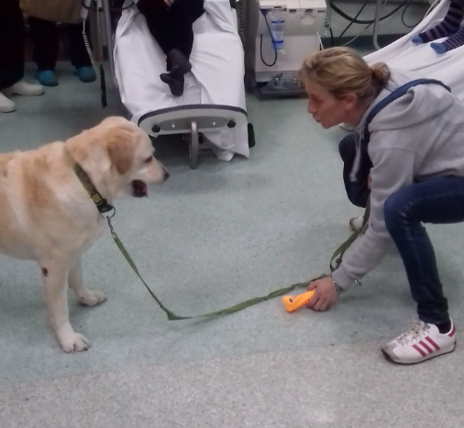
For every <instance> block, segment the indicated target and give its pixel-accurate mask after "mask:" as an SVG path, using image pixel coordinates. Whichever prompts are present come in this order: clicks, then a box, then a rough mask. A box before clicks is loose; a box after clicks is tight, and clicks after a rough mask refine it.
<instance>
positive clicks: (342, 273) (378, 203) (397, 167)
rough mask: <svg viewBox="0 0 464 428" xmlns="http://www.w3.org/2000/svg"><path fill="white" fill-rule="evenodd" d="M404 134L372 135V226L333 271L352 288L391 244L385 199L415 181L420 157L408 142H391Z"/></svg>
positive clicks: (383, 133) (339, 283)
mask: <svg viewBox="0 0 464 428" xmlns="http://www.w3.org/2000/svg"><path fill="white" fill-rule="evenodd" d="M400 138H401V132H400V131H381V132H375V133H373V134H372V135H371V141H370V143H369V144H370V150H369V154H370V156H371V160H372V164H373V168H372V169H371V174H370V179H371V195H370V204H371V205H370V207H371V212H370V219H369V227H368V229H367V231H366V233H365V234H363V235H361V236H360V237H359V238H358V239H357V241H356V242H354V243H353V245H352V246H351V248H349V250H348V251H347V252H346V254H345V255H344V257H343V260H342V263H341V265H340V267H339V268H338V269H337V270H336V271H335V272H333V274H332V277H333V279H334V280H335V281H336V282H337V284H338V285H339V286H340V287H341V288H343V289H347V288H349V287H350V286H351V285H352V283H353V282H354V281H355V280H360V279H362V278H363V277H364V276H365V275H366V274H367V273H368V272H370V271H371V270H373V269H374V268H375V267H376V266H377V265H378V264H379V263H380V261H381V260H382V259H383V257H384V256H385V254H386V253H387V251H388V249H389V247H390V245H391V238H390V235H389V233H388V231H387V229H386V226H385V221H384V203H385V201H386V200H387V198H388V197H389V196H390V195H392V194H393V193H395V192H396V191H397V190H399V189H400V188H402V187H404V186H407V185H409V184H411V183H413V180H414V170H415V163H416V157H417V155H416V153H414V152H413V151H410V150H408V149H406V148H404V147H405V145H402V147H400V148H392V147H391V146H390V144H388V142H389V141H398V139H400ZM383 142H385V143H386V144H382V143H383Z"/></svg>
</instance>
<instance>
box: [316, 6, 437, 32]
mask: <svg viewBox="0 0 464 428" xmlns="http://www.w3.org/2000/svg"><path fill="white" fill-rule="evenodd" d="M335 4H336V6H337V7H338V8H339V9H341V10H342V11H343V12H345V13H346V14H347V15H349V16H351V17H355V16H356V14H357V13H358V11H359V10H360V8H361V7H362V3H342V2H335ZM398 6H399V5H398V4H390V5H389V4H386V5H384V6H382V9H381V16H383V15H385V14H387V13H389V12H391V11H392V10H394V9H395V8H396V7H398ZM375 7H376V6H375V3H374V4H368V5H367V6H366V7H365V8H364V10H363V12H362V13H361V15H360V16H359V17H358V19H364V20H371V19H374V16H375ZM429 7H430V5H429V4H428V3H427V4H426V3H425V2H424V5H423V6H421V5H411V6H409V8H408V10H407V11H406V13H405V15H404V21H405V22H406V23H407V24H408V25H417V24H418V23H419V21H420V20H421V17H422V16H423V15H424V14H425V12H426V11H427V9H428V8H429ZM402 12H403V9H400V10H399V11H398V12H396V13H395V14H394V15H393V16H391V17H390V18H388V19H385V20H383V21H381V22H380V26H379V34H382V35H384V34H406V33H409V32H410V31H411V30H412V28H407V27H405V26H404V25H403V24H402V23H401V14H402ZM348 24H349V21H347V20H346V19H345V18H343V17H341V16H340V15H338V14H337V13H336V12H335V11H333V10H332V11H331V26H332V31H333V34H334V37H338V36H339V35H340V34H341V32H342V31H343V30H344V29H345V28H346V26H347V25H348ZM365 27H366V24H353V25H352V26H351V27H350V29H349V30H348V31H347V32H346V33H345V35H344V37H345V36H348V37H354V36H356V35H357V34H359V33H360V32H361V31H362V30H363V29H364V28H365ZM373 27H374V26H373V25H371V26H370V27H369V28H368V29H367V30H366V31H364V32H363V33H362V35H368V36H369V35H372V31H373ZM324 37H327V36H324Z"/></svg>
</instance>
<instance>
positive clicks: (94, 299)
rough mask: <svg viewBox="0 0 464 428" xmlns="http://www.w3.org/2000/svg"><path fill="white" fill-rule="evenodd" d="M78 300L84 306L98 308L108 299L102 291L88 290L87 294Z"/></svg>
mask: <svg viewBox="0 0 464 428" xmlns="http://www.w3.org/2000/svg"><path fill="white" fill-rule="evenodd" d="M77 300H78V301H79V303H80V304H81V305H84V306H96V305H99V304H100V303H103V302H104V301H105V300H106V297H105V295H104V294H103V293H101V292H100V291H92V290H86V292H85V293H84V294H82V295H80V296H78V298H77Z"/></svg>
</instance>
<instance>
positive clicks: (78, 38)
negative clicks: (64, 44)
mask: <svg viewBox="0 0 464 428" xmlns="http://www.w3.org/2000/svg"><path fill="white" fill-rule="evenodd" d="M82 26H83V24H69V25H68V26H67V28H66V31H67V34H68V39H69V45H70V49H71V64H72V65H73V66H74V67H75V68H76V72H77V76H78V77H79V79H80V80H81V82H86V83H87V82H93V81H95V79H96V78H97V76H96V74H95V71H94V69H93V68H92V62H91V61H90V57H89V53H88V52H87V49H86V47H85V43H84V38H83V36H82ZM89 27H90V25H89V23H88V21H86V25H85V32H86V33H87V37H88V40H89V43H90V34H89V30H90V28H89Z"/></svg>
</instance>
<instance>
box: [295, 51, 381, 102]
mask: <svg viewBox="0 0 464 428" xmlns="http://www.w3.org/2000/svg"><path fill="white" fill-rule="evenodd" d="M299 78H300V80H301V81H302V82H303V83H304V82H306V81H308V80H311V81H315V82H316V83H317V84H318V85H319V86H321V87H322V88H324V89H325V90H326V91H328V92H329V93H331V94H332V95H333V96H334V97H336V98H338V99H341V98H343V97H344V96H345V95H346V94H348V93H354V94H356V96H357V97H358V100H359V101H365V102H371V101H373V100H374V99H375V97H377V95H378V94H379V93H380V91H381V90H382V89H383V88H385V86H386V85H387V82H388V80H389V79H390V69H389V68H388V66H387V65H386V64H384V63H377V64H373V65H371V66H369V65H367V63H366V62H365V61H364V59H363V58H362V57H361V56H360V55H359V54H358V53H357V52H356V51H354V50H353V49H350V48H346V47H335V48H329V49H325V50H322V51H319V52H317V53H316V54H314V55H311V56H309V57H308V58H306V59H305V60H304V62H303V65H302V66H301V68H300V71H299Z"/></svg>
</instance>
